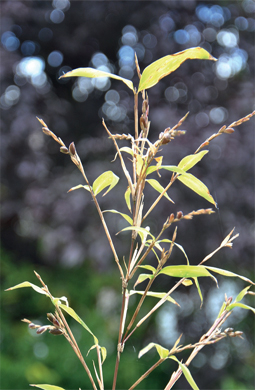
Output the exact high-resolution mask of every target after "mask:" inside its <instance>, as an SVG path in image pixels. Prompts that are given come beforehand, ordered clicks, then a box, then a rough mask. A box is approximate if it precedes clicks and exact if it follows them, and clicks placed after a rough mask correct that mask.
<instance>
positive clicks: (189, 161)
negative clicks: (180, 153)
mask: <svg viewBox="0 0 255 390" xmlns="http://www.w3.org/2000/svg"><path fill="white" fill-rule="evenodd" d="M208 152H209V150H203V151H201V152H199V153H197V154H190V155H188V156H185V157H184V158H183V159H182V160H181V161H180V162H179V164H178V167H179V168H181V169H183V170H184V171H185V172H186V171H188V170H189V169H191V168H192V167H194V165H196V164H197V163H198V162H199V161H200V160H202V158H203V157H204V155H205V154H207V153H208Z"/></svg>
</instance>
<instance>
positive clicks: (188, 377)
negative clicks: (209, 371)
mask: <svg viewBox="0 0 255 390" xmlns="http://www.w3.org/2000/svg"><path fill="white" fill-rule="evenodd" d="M169 358H170V359H172V360H175V361H176V362H177V363H178V364H179V366H180V367H181V369H182V372H183V374H184V376H185V378H186V380H187V381H188V382H189V384H190V386H191V387H192V389H193V390H199V388H198V387H197V384H196V382H195V381H194V379H193V378H192V375H191V373H190V370H189V369H188V367H187V366H185V364H183V363H181V362H180V361H179V360H178V359H177V358H176V357H175V356H173V355H172V356H169Z"/></svg>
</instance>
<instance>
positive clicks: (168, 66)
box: [138, 47, 216, 92]
mask: <svg viewBox="0 0 255 390" xmlns="http://www.w3.org/2000/svg"><path fill="white" fill-rule="evenodd" d="M189 59H190V60H195V59H199V60H214V61H216V58H214V57H213V56H211V54H210V53H208V52H207V51H206V50H205V49H202V48H201V47H192V48H190V49H186V50H183V51H180V52H178V53H175V54H172V55H168V56H165V57H163V58H160V59H159V60H157V61H155V62H153V63H152V64H150V65H149V66H147V68H145V69H144V71H143V73H142V77H141V79H140V83H139V88H138V92H140V91H142V90H144V89H148V88H151V87H153V85H156V84H157V83H158V82H159V80H161V79H162V78H163V77H165V76H167V75H169V74H170V73H172V72H174V71H175V70H176V69H178V68H179V66H180V65H181V64H182V63H183V62H184V61H186V60H189Z"/></svg>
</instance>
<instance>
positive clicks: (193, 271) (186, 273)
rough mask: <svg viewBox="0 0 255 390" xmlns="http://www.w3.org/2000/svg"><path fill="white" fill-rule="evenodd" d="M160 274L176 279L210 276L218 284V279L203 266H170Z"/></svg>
mask: <svg viewBox="0 0 255 390" xmlns="http://www.w3.org/2000/svg"><path fill="white" fill-rule="evenodd" d="M159 274H164V275H168V276H173V277H175V278H198V277H207V276H210V277H211V278H212V279H214V281H215V282H216V278H215V277H214V276H213V275H212V274H210V272H209V271H207V269H206V268H205V267H204V266H202V265H169V266H167V267H164V268H163V269H162V270H161V271H160V272H159ZM216 283H217V282H216Z"/></svg>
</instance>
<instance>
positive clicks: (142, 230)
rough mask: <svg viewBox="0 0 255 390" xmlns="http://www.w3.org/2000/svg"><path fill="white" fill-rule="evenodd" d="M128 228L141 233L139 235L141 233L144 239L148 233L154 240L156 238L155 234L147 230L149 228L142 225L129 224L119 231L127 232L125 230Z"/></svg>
mask: <svg viewBox="0 0 255 390" xmlns="http://www.w3.org/2000/svg"><path fill="white" fill-rule="evenodd" d="M127 230H134V231H136V232H137V233H139V235H140V237H141V240H142V241H143V240H144V238H145V237H146V236H147V235H149V236H150V237H152V239H153V240H154V239H155V237H154V236H153V234H151V233H150V232H149V230H147V229H145V228H142V227H138V226H128V227H126V228H124V229H122V230H121V231H120V232H119V233H121V232H125V231H127ZM119 233H117V234H119Z"/></svg>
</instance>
